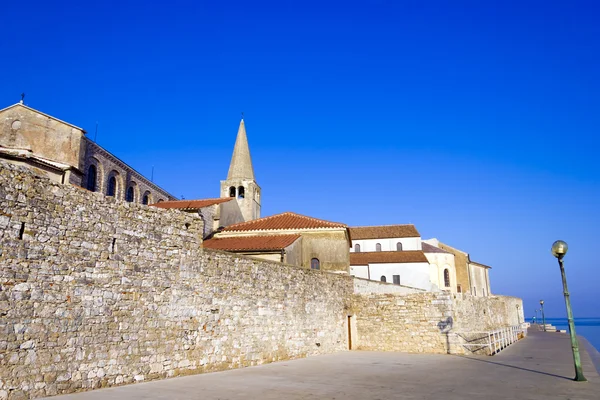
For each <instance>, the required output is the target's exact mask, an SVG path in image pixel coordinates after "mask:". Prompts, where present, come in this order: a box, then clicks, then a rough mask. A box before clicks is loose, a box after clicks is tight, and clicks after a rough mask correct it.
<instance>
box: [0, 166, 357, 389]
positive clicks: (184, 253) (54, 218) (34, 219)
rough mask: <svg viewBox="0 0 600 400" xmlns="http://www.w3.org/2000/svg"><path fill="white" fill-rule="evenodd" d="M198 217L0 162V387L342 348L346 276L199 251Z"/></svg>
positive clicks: (163, 373) (55, 385)
mask: <svg viewBox="0 0 600 400" xmlns="http://www.w3.org/2000/svg"><path fill="white" fill-rule="evenodd" d="M202 228H203V227H202V221H201V220H200V218H199V217H197V216H195V215H192V214H188V213H181V212H178V211H172V210H163V209H158V208H154V207H146V206H143V205H139V204H135V203H126V202H122V201H118V200H115V199H112V198H105V197H104V196H102V195H101V194H99V193H90V192H87V191H85V190H82V189H79V188H75V187H72V186H69V185H60V184H54V183H52V182H50V181H49V180H48V179H46V178H40V177H37V176H35V175H34V174H33V173H32V172H30V171H29V170H27V169H24V168H22V167H16V166H13V165H10V164H6V163H4V162H0V265H2V268H1V269H0V393H2V396H5V394H6V396H8V398H10V399H16V398H21V397H25V398H27V397H40V396H47V395H54V394H58V393H68V392H73V391H79V390H87V389H91V388H98V387H104V386H112V385H119V384H125V383H132V382H140V381H145V380H151V379H157V378H163V377H171V376H177V375H185V374H192V373H199V372H205V371H216V370H222V369H228V368H236V367H242V366H248V365H256V364H261V363H265V362H271V361H276V360H284V359H289V358H296V357H302V356H306V355H312V354H322V353H330V352H335V351H340V350H344V349H346V348H347V327H346V326H345V320H346V309H347V308H348V304H347V303H348V299H349V294H350V293H351V292H352V280H351V278H350V277H347V276H339V275H335V274H328V273H324V272H321V271H311V270H306V269H301V268H294V267H289V266H283V265H282V264H278V263H272V262H268V261H260V260H255V259H249V258H244V257H238V256H234V255H231V254H227V253H220V252H214V251H207V250H204V251H203V250H202V249H201V248H200V244H201V240H202V239H201V235H202Z"/></svg>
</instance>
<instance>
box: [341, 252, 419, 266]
mask: <svg viewBox="0 0 600 400" xmlns="http://www.w3.org/2000/svg"><path fill="white" fill-rule="evenodd" d="M416 262H427V257H425V254H424V253H423V252H422V251H419V250H411V251H370V252H364V253H356V252H355V253H350V265H367V264H388V263H416Z"/></svg>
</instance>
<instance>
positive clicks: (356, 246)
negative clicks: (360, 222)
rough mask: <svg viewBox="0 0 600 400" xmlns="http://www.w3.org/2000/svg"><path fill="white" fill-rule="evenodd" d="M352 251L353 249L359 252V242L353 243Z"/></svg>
mask: <svg viewBox="0 0 600 400" xmlns="http://www.w3.org/2000/svg"><path fill="white" fill-rule="evenodd" d="M354 251H355V252H356V253H360V244H358V243H356V244H355V245H354Z"/></svg>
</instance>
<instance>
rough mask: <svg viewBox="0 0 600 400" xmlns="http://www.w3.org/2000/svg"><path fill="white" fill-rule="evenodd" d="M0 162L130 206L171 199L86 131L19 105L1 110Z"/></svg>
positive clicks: (169, 195) (170, 196)
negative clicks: (130, 203) (126, 202)
mask: <svg viewBox="0 0 600 400" xmlns="http://www.w3.org/2000/svg"><path fill="white" fill-rule="evenodd" d="M0 158H3V159H5V160H7V161H9V162H11V163H13V164H17V165H27V166H28V167H30V168H34V169H35V170H36V171H37V172H38V173H42V174H44V175H46V176H48V177H49V178H50V179H52V180H53V181H55V182H59V183H70V184H73V185H77V186H81V187H84V188H86V189H88V190H90V191H96V192H101V193H104V194H105V195H107V196H113V197H115V198H118V199H123V200H126V201H128V202H133V203H141V204H152V203H155V202H159V201H165V200H173V199H175V197H174V196H173V195H171V194H169V193H168V192H167V191H166V190H164V189H162V188H161V187H159V186H158V185H156V184H154V183H153V182H151V181H150V180H149V179H146V178H145V177H144V176H143V175H142V174H140V173H139V172H137V171H136V170H135V169H133V168H132V167H130V166H129V165H127V164H126V163H125V162H123V161H122V160H120V159H119V158H117V157H116V156H114V155H113V154H111V153H110V152H109V151H107V150H106V149H104V148H102V147H101V146H99V145H98V144H97V143H94V142H93V141H92V140H90V139H89V138H87V137H86V132H85V130H83V129H81V128H79V127H77V126H75V125H71V124H69V123H67V122H64V121H61V120H59V119H58V118H55V117H53V116H50V115H47V114H44V113H43V112H40V111H38V110H35V109H33V108H31V107H28V106H26V105H25V104H23V103H22V102H21V103H17V104H14V105H12V106H10V107H7V108H5V109H3V110H0Z"/></svg>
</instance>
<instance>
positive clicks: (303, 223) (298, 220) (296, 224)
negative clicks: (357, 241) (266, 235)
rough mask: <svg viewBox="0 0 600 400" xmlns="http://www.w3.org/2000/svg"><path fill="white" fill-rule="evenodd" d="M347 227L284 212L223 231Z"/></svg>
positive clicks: (235, 225)
mask: <svg viewBox="0 0 600 400" xmlns="http://www.w3.org/2000/svg"><path fill="white" fill-rule="evenodd" d="M346 227H347V225H346V224H341V223H338V222H330V221H325V220H322V219H317V218H312V217H307V216H305V215H300V214H296V213H293V212H284V213H281V214H276V215H271V216H270V217H264V218H259V219H255V220H253V221H248V222H241V223H239V224H234V225H229V226H228V227H226V228H225V229H223V232H235V231H265V230H285V229H318V228H346Z"/></svg>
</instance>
